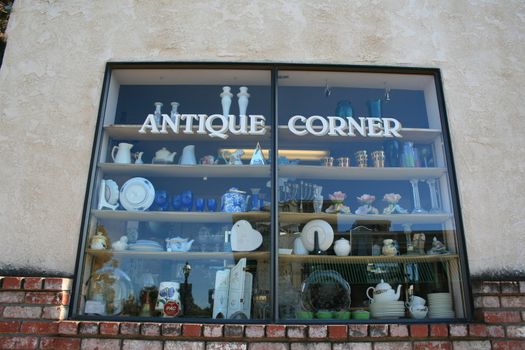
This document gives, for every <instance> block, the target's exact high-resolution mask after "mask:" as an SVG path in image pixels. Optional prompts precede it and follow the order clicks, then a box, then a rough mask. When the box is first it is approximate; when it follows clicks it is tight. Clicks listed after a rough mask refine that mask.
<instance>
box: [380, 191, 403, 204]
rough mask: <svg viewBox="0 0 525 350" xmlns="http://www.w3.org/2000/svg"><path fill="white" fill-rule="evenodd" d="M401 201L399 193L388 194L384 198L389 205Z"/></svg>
mask: <svg viewBox="0 0 525 350" xmlns="http://www.w3.org/2000/svg"><path fill="white" fill-rule="evenodd" d="M400 199H401V195H400V194H399V193H387V194H385V196H384V197H383V200H384V201H385V202H388V203H397V202H399V200H400Z"/></svg>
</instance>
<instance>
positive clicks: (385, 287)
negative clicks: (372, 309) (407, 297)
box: [366, 280, 401, 303]
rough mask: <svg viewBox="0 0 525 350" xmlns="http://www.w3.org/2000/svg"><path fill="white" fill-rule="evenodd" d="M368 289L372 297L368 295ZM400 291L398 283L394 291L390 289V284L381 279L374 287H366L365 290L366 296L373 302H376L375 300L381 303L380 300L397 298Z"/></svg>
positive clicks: (394, 299)
mask: <svg viewBox="0 0 525 350" xmlns="http://www.w3.org/2000/svg"><path fill="white" fill-rule="evenodd" d="M370 290H372V295H373V297H370V295H369V294H368V292H369V291H370ZM400 292H401V285H398V286H397V291H394V289H392V287H391V286H390V284H388V283H386V282H385V281H383V280H381V282H380V283H378V284H377V285H376V286H375V288H374V287H368V289H367V290H366V296H367V297H368V299H370V301H371V302H373V303H377V302H380V303H382V302H388V301H396V300H399V296H400Z"/></svg>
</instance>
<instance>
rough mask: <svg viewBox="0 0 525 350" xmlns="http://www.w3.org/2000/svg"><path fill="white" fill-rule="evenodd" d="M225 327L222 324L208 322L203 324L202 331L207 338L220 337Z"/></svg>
mask: <svg viewBox="0 0 525 350" xmlns="http://www.w3.org/2000/svg"><path fill="white" fill-rule="evenodd" d="M223 328H224V326H223V325H222V324H206V325H204V326H203V330H202V333H203V335H204V336H205V337H206V338H219V337H222V330H223Z"/></svg>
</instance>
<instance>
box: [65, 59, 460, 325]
mask: <svg viewBox="0 0 525 350" xmlns="http://www.w3.org/2000/svg"><path fill="white" fill-rule="evenodd" d="M101 101H102V102H101V107H100V116H99V123H98V125H97V134H96V142H95V145H94V152H93V159H92V168H91V173H90V177H89V185H88V190H87V195H86V208H85V216H84V221H83V225H82V239H81V242H80V255H79V259H78V264H77V265H78V267H77V269H78V274H77V278H76V281H75V283H76V287H75V291H76V292H75V299H74V303H73V305H74V307H73V311H72V312H73V316H74V317H77V318H93V319H119V320H124V319H137V320H140V319H148V320H149V319H157V320H161V319H162V320H169V319H170V318H173V319H176V320H177V322H181V321H194V320H196V319H199V320H200V321H203V320H205V321H209V322H245V323H246V322H279V321H283V322H367V321H368V320H370V319H373V320H385V321H388V320H396V322H399V321H400V320H406V321H407V322H417V320H421V319H441V320H443V319H462V318H468V317H469V312H470V308H469V300H468V285H467V283H466V281H465V276H467V266H466V257H465V254H464V249H463V243H462V242H463V240H462V237H463V234H462V231H461V221H460V220H461V219H460V212H459V206H458V200H457V193H456V185H455V182H454V181H455V179H454V172H453V165H452V157H451V151H450V146H449V141H448V133H447V127H446V118H445V112H444V108H443V101H442V95H441V91H440V82H439V72H438V71H437V70H418V69H386V68H364V67H330V66H294V65H264V64H249V65H224V64H223V65H220V64H216V65H213V64H206V65H202V64H194V65H190V64H184V65H173V64H170V65H168V64H149V65H145V64H109V65H108V69H107V73H106V78H105V84H104V91H103V96H102V100H101Z"/></svg>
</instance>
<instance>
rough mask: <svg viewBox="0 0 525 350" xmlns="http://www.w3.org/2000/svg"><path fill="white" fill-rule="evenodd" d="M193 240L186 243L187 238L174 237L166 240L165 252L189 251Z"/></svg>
mask: <svg viewBox="0 0 525 350" xmlns="http://www.w3.org/2000/svg"><path fill="white" fill-rule="evenodd" d="M193 241H194V240H193V239H192V240H191V241H188V239H187V238H181V237H174V238H166V250H167V251H168V252H187V251H189V250H190V249H191V245H192V243H193Z"/></svg>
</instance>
